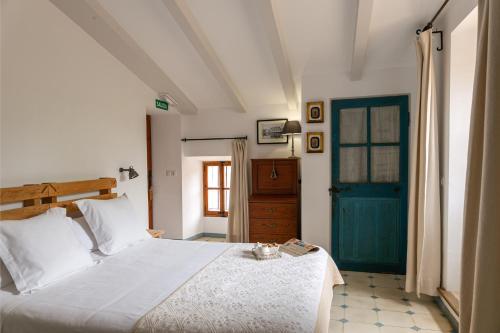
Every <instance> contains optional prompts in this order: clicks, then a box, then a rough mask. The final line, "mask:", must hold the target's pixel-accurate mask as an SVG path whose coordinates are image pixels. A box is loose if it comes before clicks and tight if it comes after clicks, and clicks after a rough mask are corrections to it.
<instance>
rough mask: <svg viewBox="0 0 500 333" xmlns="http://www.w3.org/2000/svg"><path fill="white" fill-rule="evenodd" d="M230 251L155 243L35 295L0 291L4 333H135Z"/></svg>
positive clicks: (219, 246)
mask: <svg viewBox="0 0 500 333" xmlns="http://www.w3.org/2000/svg"><path fill="white" fill-rule="evenodd" d="M228 246H230V245H229V244H225V243H207V242H185V241H173V240H160V239H151V240H147V241H144V242H142V243H140V244H138V245H136V246H133V247H131V248H129V249H126V250H124V251H122V252H120V253H118V254H116V255H114V256H111V257H105V258H104V259H103V261H102V263H100V264H99V265H96V266H93V267H91V268H90V269H88V270H86V271H84V272H80V273H77V274H75V275H73V276H70V277H68V278H66V279H64V280H63V281H60V282H57V283H55V284H53V285H51V286H49V287H47V288H44V289H42V290H39V291H37V292H35V293H33V294H31V295H17V294H14V293H13V291H15V288H13V286H10V288H9V287H7V288H4V289H0V331H1V332H2V333H59V332H61V333H62V332H65V333H69V332H89V333H92V332H100V333H111V332H116V333H121V332H132V331H133V328H134V325H135V324H136V322H137V321H138V320H139V319H140V318H141V317H142V316H143V315H144V314H146V313H147V312H148V311H149V310H151V309H152V308H154V307H155V306H156V305H157V304H159V303H161V302H162V301H163V300H164V299H165V298H167V297H168V296H169V295H170V294H171V293H172V292H173V291H175V290H176V289H177V288H178V287H179V286H180V285H182V284H183V283H184V282H185V281H187V280H188V279H190V278H191V277H192V276H193V275H194V274H196V273H197V272H199V271H200V270H201V269H202V268H203V267H205V266H206V265H207V264H209V263H210V262H211V261H212V260H213V259H214V258H216V257H217V256H219V255H220V254H221V253H222V252H223V251H224V250H225V249H227V248H228Z"/></svg>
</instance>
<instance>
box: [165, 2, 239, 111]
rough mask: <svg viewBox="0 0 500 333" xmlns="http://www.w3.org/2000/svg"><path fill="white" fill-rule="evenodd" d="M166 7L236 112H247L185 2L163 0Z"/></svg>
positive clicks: (236, 89)
mask: <svg viewBox="0 0 500 333" xmlns="http://www.w3.org/2000/svg"><path fill="white" fill-rule="evenodd" d="M163 3H164V4H165V7H167V9H168V11H169V12H170V14H171V15H172V17H173V18H174V19H175V21H176V22H177V24H178V25H179V27H180V28H181V30H182V31H183V32H184V34H185V35H186V37H187V38H188V39H189V41H190V42H191V44H192V45H193V47H194V48H195V50H196V51H197V52H198V54H199V55H200V57H201V59H202V60H203V61H204V62H205V65H206V66H207V67H208V69H209V70H210V72H211V73H212V75H213V76H214V77H215V79H216V80H217V82H219V84H220V86H221V88H222V89H223V90H224V91H225V92H226V94H227V96H228V97H229V98H230V99H231V101H232V102H233V104H234V106H235V107H236V109H235V110H236V111H238V112H247V107H246V105H245V102H244V100H243V98H242V96H241V94H240V92H239V90H238V88H237V87H236V84H235V83H234V82H233V80H231V77H230V76H229V74H228V73H227V71H226V69H225V67H224V65H223V64H222V62H221V60H220V59H219V57H218V56H217V53H216V52H215V50H214V48H213V47H212V45H211V44H210V42H209V41H208V38H207V36H206V35H205V34H204V32H203V30H202V29H201V27H200V25H199V24H198V22H197V21H196V19H195V17H194V15H193V14H192V12H191V10H190V9H189V7H188V4H187V1H185V0H163Z"/></svg>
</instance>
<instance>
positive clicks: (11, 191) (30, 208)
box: [0, 178, 116, 220]
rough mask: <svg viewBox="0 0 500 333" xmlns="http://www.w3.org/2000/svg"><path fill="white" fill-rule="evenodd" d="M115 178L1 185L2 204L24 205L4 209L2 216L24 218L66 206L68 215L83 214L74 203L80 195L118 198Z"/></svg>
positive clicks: (97, 197) (92, 197) (85, 197)
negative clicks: (17, 185)
mask: <svg viewBox="0 0 500 333" xmlns="http://www.w3.org/2000/svg"><path fill="white" fill-rule="evenodd" d="M113 188H116V179H115V178H99V179H92V180H82V181H73V182H64V183H42V184H29V185H24V186H19V187H6V188H0V205H4V204H12V203H20V202H21V203H22V205H23V207H21V208H13V209H6V210H2V211H0V220H22V219H26V218H30V217H33V216H36V215H39V214H42V213H43V212H45V211H47V210H48V209H49V208H52V207H64V208H66V210H67V214H68V216H71V217H79V216H82V213H81V212H80V210H79V209H78V207H77V206H76V204H75V203H74V201H76V200H80V199H99V200H106V199H112V198H116V193H113V192H112V189H113ZM92 192H99V195H93V196H84V197H79V198H77V199H73V200H62V201H59V200H58V199H61V198H60V197H63V196H72V195H78V194H89V193H92Z"/></svg>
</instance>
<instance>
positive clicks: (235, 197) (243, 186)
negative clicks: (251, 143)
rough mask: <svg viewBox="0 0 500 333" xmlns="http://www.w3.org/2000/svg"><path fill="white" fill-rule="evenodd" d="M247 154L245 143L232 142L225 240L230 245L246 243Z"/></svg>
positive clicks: (247, 224) (247, 226)
mask: <svg viewBox="0 0 500 333" xmlns="http://www.w3.org/2000/svg"><path fill="white" fill-rule="evenodd" d="M247 167H248V153H247V141H246V140H235V141H233V152H232V156H231V191H230V195H229V220H228V232H227V236H226V239H227V241H228V242H232V243H248V241H249V238H248V237H249V222H248V170H247Z"/></svg>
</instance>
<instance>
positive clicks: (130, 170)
mask: <svg viewBox="0 0 500 333" xmlns="http://www.w3.org/2000/svg"><path fill="white" fill-rule="evenodd" d="M124 171H128V179H134V178H137V177H139V173H137V171H135V169H134V167H132V166H130V167H129V168H128V169H125V168H120V172H124Z"/></svg>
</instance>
